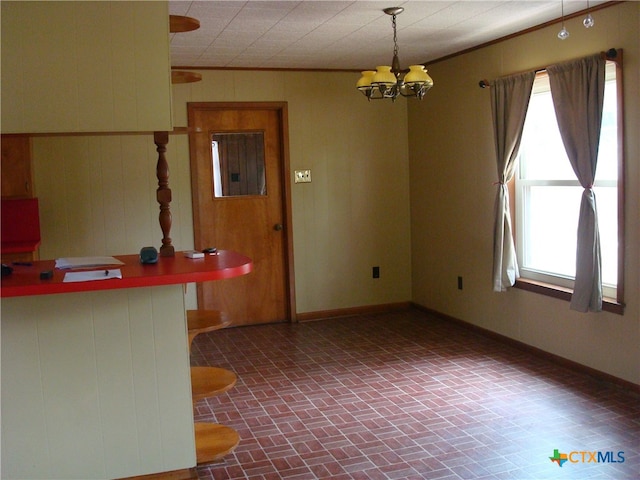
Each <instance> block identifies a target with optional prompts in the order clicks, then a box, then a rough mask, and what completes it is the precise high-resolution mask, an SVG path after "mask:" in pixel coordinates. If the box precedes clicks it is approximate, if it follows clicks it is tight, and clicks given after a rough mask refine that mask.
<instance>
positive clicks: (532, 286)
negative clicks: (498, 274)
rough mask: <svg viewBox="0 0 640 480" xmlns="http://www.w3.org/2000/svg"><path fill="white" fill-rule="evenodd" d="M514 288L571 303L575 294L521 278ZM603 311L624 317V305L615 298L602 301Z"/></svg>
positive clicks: (547, 284) (605, 298)
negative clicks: (572, 295)
mask: <svg viewBox="0 0 640 480" xmlns="http://www.w3.org/2000/svg"><path fill="white" fill-rule="evenodd" d="M514 287H515V288H520V289H522V290H527V291H528V292H534V293H539V294H541V295H546V296H548V297H553V298H557V299H560V300H566V301H568V302H570V301H571V294H572V293H573V290H571V289H570V288H564V287H559V286H557V285H552V284H550V283H544V282H538V281H535V280H529V279H527V278H519V279H518V280H516V283H515V285H514ZM602 310H603V311H605V312H610V313H615V314H617V315H624V303H620V302H618V301H617V300H616V299H614V298H609V297H604V298H603V299H602Z"/></svg>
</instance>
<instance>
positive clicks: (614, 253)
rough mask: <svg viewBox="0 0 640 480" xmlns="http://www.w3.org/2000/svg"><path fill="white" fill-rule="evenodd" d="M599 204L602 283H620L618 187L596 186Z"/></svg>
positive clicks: (595, 190)
mask: <svg viewBox="0 0 640 480" xmlns="http://www.w3.org/2000/svg"><path fill="white" fill-rule="evenodd" d="M593 190H594V192H595V194H596V202H597V205H598V226H599V227H600V228H599V230H600V252H601V254H602V283H604V284H607V285H617V283H618V192H617V189H616V188H598V187H596V188H594V189H593Z"/></svg>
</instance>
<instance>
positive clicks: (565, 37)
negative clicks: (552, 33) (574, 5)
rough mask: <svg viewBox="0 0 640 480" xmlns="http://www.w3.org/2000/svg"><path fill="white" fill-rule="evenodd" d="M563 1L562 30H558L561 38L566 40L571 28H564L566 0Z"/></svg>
mask: <svg viewBox="0 0 640 480" xmlns="http://www.w3.org/2000/svg"><path fill="white" fill-rule="evenodd" d="M561 1H562V30H560V31H559V32H558V38H559V39H560V40H566V39H567V38H569V30H567V29H566V28H564V0H561Z"/></svg>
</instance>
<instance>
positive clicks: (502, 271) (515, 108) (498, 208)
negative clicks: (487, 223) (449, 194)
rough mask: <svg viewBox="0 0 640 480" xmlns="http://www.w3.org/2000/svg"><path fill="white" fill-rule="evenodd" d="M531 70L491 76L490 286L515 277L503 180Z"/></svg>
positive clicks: (508, 173)
mask: <svg viewBox="0 0 640 480" xmlns="http://www.w3.org/2000/svg"><path fill="white" fill-rule="evenodd" d="M534 78H535V72H527V73H521V74H517V75H511V76H509V77H503V78H499V79H497V80H495V81H494V82H493V84H492V86H491V112H492V115H493V126H494V130H493V131H494V140H495V147H496V161H497V168H498V182H497V185H498V191H497V192H496V200H495V212H494V213H495V221H494V224H493V290H494V291H495V292H502V291H505V290H506V289H507V288H508V287H511V286H512V285H513V284H514V283H515V282H516V279H517V278H518V275H519V273H518V260H517V258H516V249H515V245H514V243H513V235H512V233H511V209H510V207H509V191H508V189H507V182H509V181H510V180H511V179H512V178H513V173H514V171H515V166H516V159H517V158H518V150H519V148H520V140H521V139H522V128H523V126H524V119H525V117H526V115H527V109H528V107H529V98H530V97H531V88H532V87H533V80H534Z"/></svg>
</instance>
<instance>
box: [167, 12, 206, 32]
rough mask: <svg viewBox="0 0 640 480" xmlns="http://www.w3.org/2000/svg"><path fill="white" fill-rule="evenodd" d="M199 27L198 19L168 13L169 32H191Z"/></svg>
mask: <svg viewBox="0 0 640 480" xmlns="http://www.w3.org/2000/svg"><path fill="white" fill-rule="evenodd" d="M198 28H200V20H198V19H196V18H192V17H185V16H184V15H169V33H181V32H191V31H193V30H197V29H198Z"/></svg>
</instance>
